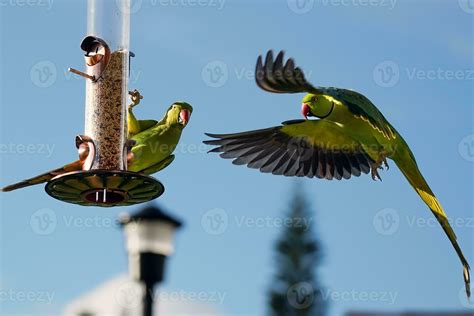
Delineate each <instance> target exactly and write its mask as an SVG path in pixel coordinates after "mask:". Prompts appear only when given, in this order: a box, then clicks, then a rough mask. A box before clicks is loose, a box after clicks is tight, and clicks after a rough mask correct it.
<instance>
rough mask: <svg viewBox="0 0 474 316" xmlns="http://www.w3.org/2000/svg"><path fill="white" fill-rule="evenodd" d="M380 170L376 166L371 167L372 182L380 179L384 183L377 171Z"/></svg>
mask: <svg viewBox="0 0 474 316" xmlns="http://www.w3.org/2000/svg"><path fill="white" fill-rule="evenodd" d="M378 168H380V167H377V166H376V165H375V164H374V165H373V166H372V167H371V169H370V171H371V175H372V180H374V181H377V179H379V180H380V181H382V178H381V177H380V175H379V172H378V171H377V169H378Z"/></svg>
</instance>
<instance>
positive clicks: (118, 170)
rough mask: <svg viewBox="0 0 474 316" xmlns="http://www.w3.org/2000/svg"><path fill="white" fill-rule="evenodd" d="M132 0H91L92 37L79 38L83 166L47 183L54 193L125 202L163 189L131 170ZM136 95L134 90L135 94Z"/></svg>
mask: <svg viewBox="0 0 474 316" xmlns="http://www.w3.org/2000/svg"><path fill="white" fill-rule="evenodd" d="M127 12H130V0H116V1H110V0H89V1H88V34H89V35H88V36H87V37H85V38H84V39H83V41H82V43H81V49H82V50H83V51H84V59H85V69H86V70H85V71H80V70H76V69H73V68H69V71H70V72H72V73H74V74H77V75H80V76H82V77H84V78H85V79H86V101H85V108H86V110H85V132H84V135H81V136H77V138H76V147H77V149H78V152H79V159H80V160H81V162H82V166H83V167H82V171H75V172H70V173H66V174H62V175H59V176H57V177H55V178H53V179H52V180H51V181H49V182H48V184H47V185H46V192H47V193H48V194H49V195H51V196H52V197H54V198H56V199H58V200H61V201H64V202H68V203H74V204H80V205H85V206H105V207H107V206H127V205H133V204H138V203H143V202H146V201H150V200H152V199H155V198H157V197H159V196H160V195H161V194H163V192H164V187H163V185H162V184H161V183H160V182H159V181H158V180H156V179H155V178H153V177H150V176H147V175H143V174H140V173H135V172H130V171H127V163H128V160H129V159H130V158H131V157H132V155H131V148H132V146H133V144H132V143H131V142H130V141H128V140H127V134H128V132H127V95H128V77H129V73H130V66H129V65H130V57H133V56H134V55H133V53H131V52H130V51H129V41H130V38H129V37H130V35H129V34H130V15H129V14H128V13H127ZM132 97H133V95H132Z"/></svg>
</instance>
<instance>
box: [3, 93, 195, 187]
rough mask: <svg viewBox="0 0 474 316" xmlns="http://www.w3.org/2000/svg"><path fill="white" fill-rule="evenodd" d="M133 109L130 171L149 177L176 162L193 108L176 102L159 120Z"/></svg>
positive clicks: (74, 167) (78, 165)
mask: <svg viewBox="0 0 474 316" xmlns="http://www.w3.org/2000/svg"><path fill="white" fill-rule="evenodd" d="M136 104H138V102H137V103H136ZM132 107H133V106H129V109H128V121H127V123H128V130H129V139H130V140H131V141H132V142H133V143H134V145H133V147H132V154H131V155H129V159H128V170H129V171H135V172H140V173H144V174H147V175H150V174H153V173H156V172H158V171H160V170H162V169H164V168H166V167H167V166H168V165H169V164H170V163H171V162H172V161H173V160H174V155H173V151H174V150H175V148H176V146H177V144H178V142H179V139H180V137H181V133H182V131H183V129H184V127H185V126H186V125H187V123H188V121H189V119H190V116H191V113H192V111H193V108H192V107H191V105H189V104H188V103H185V102H176V103H174V104H173V105H171V106H170V107H169V108H168V110H167V111H166V114H165V115H164V117H163V118H162V119H161V120H160V121H155V120H137V119H136V117H135V115H134V114H133V112H132ZM83 164H84V161H82V160H77V161H75V162H73V163H70V164H67V165H65V166H63V167H61V168H58V169H55V170H52V171H49V172H46V173H44V174H41V175H39V176H36V177H33V178H31V179H27V180H24V181H21V182H18V183H15V184H12V185H9V186H6V187H4V188H3V189H2V191H3V192H8V191H13V190H16V189H20V188H24V187H27V186H31V185H35V184H40V183H44V182H47V181H49V180H51V179H52V178H54V177H55V176H57V175H60V174H63V173H67V172H71V171H78V170H81V169H82V166H83Z"/></svg>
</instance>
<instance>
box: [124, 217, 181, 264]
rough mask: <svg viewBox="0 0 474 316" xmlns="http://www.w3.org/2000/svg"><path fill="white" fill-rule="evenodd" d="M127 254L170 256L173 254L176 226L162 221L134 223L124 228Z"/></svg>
mask: <svg viewBox="0 0 474 316" xmlns="http://www.w3.org/2000/svg"><path fill="white" fill-rule="evenodd" d="M124 230H125V239H126V249H127V251H128V253H129V254H139V253H147V252H148V253H155V254H159V255H163V256H170V255H171V254H172V253H173V252H174V246H173V237H174V233H175V231H176V226H175V225H173V224H172V223H168V222H162V221H146V220H142V221H136V222H130V223H127V224H126V225H125V227H124Z"/></svg>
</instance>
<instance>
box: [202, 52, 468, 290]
mask: <svg viewBox="0 0 474 316" xmlns="http://www.w3.org/2000/svg"><path fill="white" fill-rule="evenodd" d="M256 81H257V85H258V86H259V87H260V88H262V89H263V90H265V91H268V92H273V93H306V95H305V96H304V98H303V100H302V107H301V111H302V115H303V116H304V117H305V120H293V121H287V122H283V123H282V124H283V125H282V126H277V127H271V128H267V129H261V130H255V131H248V132H243V133H235V134H207V135H208V136H210V137H213V138H216V139H214V140H208V141H205V143H206V144H209V145H215V146H217V147H215V148H214V149H212V150H210V152H218V153H221V154H220V156H221V157H222V158H229V159H234V160H233V163H234V164H237V165H247V166H248V167H250V168H255V169H259V170H260V171H261V172H265V173H272V174H276V175H285V176H297V177H309V178H313V177H317V178H325V179H329V180H331V179H338V180H340V179H343V178H344V179H349V178H350V177H351V176H360V175H361V174H362V173H365V174H367V173H369V172H371V175H372V178H373V179H374V180H376V179H380V176H379V174H378V171H377V170H378V169H379V168H381V167H382V164H383V165H385V166H386V167H387V168H388V164H387V160H386V158H390V159H392V160H393V161H395V163H396V164H397V166H398V167H399V169H400V170H401V171H402V173H403V174H404V176H405V177H406V179H407V180H408V182H409V183H410V184H411V186H412V187H413V188H414V189H415V191H416V192H417V193H418V195H419V196H420V197H421V199H422V200H423V201H424V202H425V203H426V205H427V206H428V207H429V208H430V210H431V211H432V213H433V214H434V216H435V217H436V219H437V220H438V221H439V223H440V224H441V227H442V228H443V230H444V231H445V233H446V235H447V236H448V238H449V240H450V242H451V243H452V245H453V247H454V249H455V250H456V253H457V255H458V256H459V258H460V260H461V263H462V265H463V274H464V281H465V286H466V293H467V295H468V297H469V296H470V285H469V283H470V275H469V264H468V262H467V260H466V258H465V257H464V255H463V252H462V251H461V248H460V246H459V245H458V243H457V241H456V235H455V234H454V231H453V229H452V227H451V226H450V224H449V221H448V218H447V215H446V213H445V212H444V210H443V208H442V206H441V204H440V203H439V201H438V199H437V198H436V196H435V195H434V194H433V192H432V191H431V189H430V187H429V186H428V184H427V182H426V181H425V179H424V178H423V176H422V174H421V172H420V170H419V169H418V165H417V163H416V160H415V157H414V155H413V153H412V152H411V150H410V148H409V147H408V145H407V143H406V142H405V140H404V139H403V138H402V136H401V135H400V134H399V133H398V132H397V131H396V130H395V128H394V127H393V126H392V125H391V124H390V123H389V122H388V121H387V120H386V119H385V117H384V116H383V115H382V113H381V112H380V111H379V110H378V109H377V108H376V107H375V105H374V104H373V103H372V102H371V101H370V100H369V99H367V98H366V97H365V96H363V95H362V94H360V93H357V92H355V91H351V90H346V89H339V88H324V87H314V86H312V85H311V84H310V83H309V82H308V81H307V80H306V79H305V76H304V73H303V71H302V70H301V69H300V68H295V63H294V61H293V59H289V60H288V61H287V62H286V63H284V53H283V52H280V53H279V54H278V56H277V57H276V59H275V60H274V58H273V53H272V52H271V51H270V52H268V54H267V56H266V60H265V63H263V60H262V57H261V56H260V57H259V59H258V61H257V67H256ZM308 117H316V118H318V119H317V120H308Z"/></svg>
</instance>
